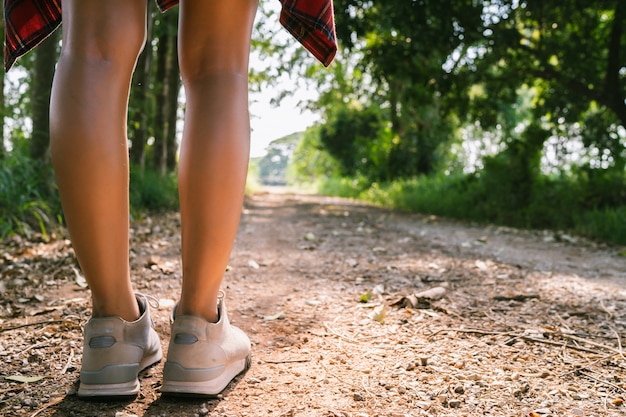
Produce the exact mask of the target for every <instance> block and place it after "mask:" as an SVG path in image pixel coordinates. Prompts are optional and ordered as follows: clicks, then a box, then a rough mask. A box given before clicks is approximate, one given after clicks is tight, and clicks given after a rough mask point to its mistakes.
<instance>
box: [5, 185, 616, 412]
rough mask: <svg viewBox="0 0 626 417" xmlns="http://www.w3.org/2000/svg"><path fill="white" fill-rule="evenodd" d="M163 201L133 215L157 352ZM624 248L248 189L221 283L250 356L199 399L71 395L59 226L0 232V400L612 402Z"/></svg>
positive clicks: (142, 403)
mask: <svg viewBox="0 0 626 417" xmlns="http://www.w3.org/2000/svg"><path fill="white" fill-rule="evenodd" d="M178 233H179V216H178V214H177V213H169V214H160V215H154V216H151V217H145V218H142V219H135V220H133V222H132V245H131V246H132V253H131V262H132V269H133V274H134V276H133V280H134V285H135V288H136V290H137V291H140V292H142V293H146V294H149V295H153V296H154V297H156V298H157V299H158V300H159V301H160V307H159V308H158V309H155V310H154V311H153V317H154V319H155V322H156V329H157V331H158V333H159V334H160V336H161V337H162V343H163V348H164V350H165V349H167V341H168V340H169V321H168V316H169V314H170V311H171V308H172V306H173V304H174V303H175V300H176V298H177V295H178V293H179V290H180V281H181V268H180V240H179V237H178ZM625 271H626V248H623V247H615V246H609V245H605V244H601V243H597V242H591V241H587V240H584V239H581V238H577V237H574V236H569V235H567V234H564V233H556V232H546V231H522V230H515V229H509V228H504V227H495V226H485V225H473V224H466V223H461V222H454V221H449V220H446V219H441V218H437V217H434V216H424V215H416V214H407V213H400V212H394V211H389V210H384V209H380V208H376V207H372V206H368V205H364V204H362V203H358V202H354V201H349V200H344V199H337V198H327V197H321V196H313V195H302V194H296V193H290V192H284V191H283V192H276V190H274V191H272V192H265V193H258V194H254V195H252V196H250V197H249V198H248V199H247V201H246V204H245V210H244V212H243V215H242V223H241V227H240V230H239V233H238V237H237V241H236V243H235V248H234V250H233V253H232V260H231V265H230V267H229V270H228V272H227V273H226V277H225V281H224V286H223V289H224V291H225V293H226V302H227V304H228V306H229V315H230V316H231V321H232V322H233V323H234V324H235V325H237V326H239V327H241V328H242V329H244V330H245V331H246V332H247V333H248V335H249V336H250V339H251V341H252V344H253V361H252V367H251V369H250V370H249V371H248V372H247V373H245V374H243V375H241V376H240V377H238V378H237V379H236V380H235V381H234V382H233V383H232V384H231V385H230V386H229V387H228V388H227V390H226V391H225V392H224V393H223V395H222V396H221V397H220V398H218V399H214V400H206V399H186V400H175V399H170V398H167V397H161V394H160V392H159V387H160V384H161V376H162V369H163V364H162V363H160V364H158V365H156V366H154V367H152V368H150V369H148V370H147V371H146V372H145V373H143V374H142V376H141V378H140V381H141V386H142V388H141V392H140V394H139V395H138V396H137V398H135V399H132V400H129V401H126V402H85V401H81V400H78V398H77V397H76V395H75V393H76V382H77V378H78V372H79V369H80V363H81V352H82V334H81V329H82V325H84V323H85V322H86V320H87V319H88V317H89V304H90V303H89V292H88V289H86V288H85V284H84V280H83V278H82V276H81V275H80V272H79V269H78V265H77V263H76V260H75V258H74V255H73V251H72V248H71V245H70V242H69V241H68V240H67V238H66V237H65V236H59V235H57V236H52V237H51V238H50V239H48V240H47V241H44V240H43V239H42V238H41V236H37V235H33V236H32V237H31V238H29V239H25V238H19V237H13V238H10V239H8V240H6V241H4V242H3V249H2V253H1V257H0V275H1V277H2V279H1V280H0V362H1V363H2V367H1V368H0V414H1V415H6V416H31V417H35V416H41V417H44V416H111V417H129V416H224V417H226V416H277V417H278V416H282V417H287V416H298V417H299V416H346V417H347V416H350V417H367V416H369V417H373V416H390V417H396V416H397V417H399V416H466V417H472V416H511V417H512V416H535V417H536V416H542V417H543V416H568V417H570V416H609V417H612V416H622V415H626V405H624V404H623V403H624V399H625V398H626V357H625V356H624V350H623V344H624V343H626V342H625V341H626V273H625Z"/></svg>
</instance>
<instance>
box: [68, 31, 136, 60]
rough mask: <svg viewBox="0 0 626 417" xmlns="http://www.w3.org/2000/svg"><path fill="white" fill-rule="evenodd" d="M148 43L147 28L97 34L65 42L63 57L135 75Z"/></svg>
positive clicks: (96, 32)
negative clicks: (123, 70) (142, 52)
mask: <svg viewBox="0 0 626 417" xmlns="http://www.w3.org/2000/svg"><path fill="white" fill-rule="evenodd" d="M145 40H146V31H145V29H144V28H136V29H135V30H132V31H130V32H129V31H125V32H124V33H123V34H120V33H115V32H114V31H109V30H102V31H98V30H94V31H93V32H90V33H86V34H82V35H81V36H78V37H76V38H74V39H72V38H71V37H68V38H66V39H64V45H63V48H62V57H63V56H67V57H71V58H72V59H74V60H80V61H83V62H84V63H86V64H88V65H93V66H111V67H114V68H119V69H125V70H128V71H132V69H133V68H134V66H135V63H136V61H137V57H138V56H139V54H140V53H141V51H142V50H143V47H144V44H145Z"/></svg>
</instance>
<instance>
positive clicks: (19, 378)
mask: <svg viewBox="0 0 626 417" xmlns="http://www.w3.org/2000/svg"><path fill="white" fill-rule="evenodd" d="M44 378H45V376H22V375H12V376H5V377H4V379H8V380H9V381H16V382H25V383H28V382H37V381H41V380H42V379H44Z"/></svg>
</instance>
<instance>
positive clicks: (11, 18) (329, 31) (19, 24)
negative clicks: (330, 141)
mask: <svg viewBox="0 0 626 417" xmlns="http://www.w3.org/2000/svg"><path fill="white" fill-rule="evenodd" d="M103 1H105V0H103ZM178 1H179V0H156V2H157V5H158V6H159V9H160V10H161V11H163V12H164V11H166V10H167V9H169V8H170V7H173V6H175V5H177V4H178ZM280 2H281V4H282V10H281V13H280V19H279V20H280V23H281V24H282V25H283V26H284V27H285V29H287V30H288V31H289V33H291V34H292V35H293V36H294V37H295V38H296V39H297V40H298V42H300V43H301V44H302V45H303V46H304V47H305V48H306V49H307V50H309V51H310V52H311V53H312V54H313V56H315V58H317V59H318V60H319V61H320V62H321V63H322V64H324V65H325V66H328V65H330V63H331V62H332V60H333V58H334V57H335V53H336V52H337V41H336V35H335V21H334V14H333V2H332V0H280ZM4 18H5V38H4V39H5V42H4V67H5V71H8V70H9V69H10V68H11V66H12V65H13V63H14V62H15V60H16V59H18V58H19V57H20V56H22V55H24V54H25V53H27V52H28V51H30V50H31V49H33V48H34V47H35V46H37V45H38V44H39V43H40V42H41V41H43V40H44V39H45V38H46V37H48V36H49V35H50V34H51V33H52V32H53V31H54V30H55V29H56V28H57V27H58V26H59V25H60V24H61V0H4Z"/></svg>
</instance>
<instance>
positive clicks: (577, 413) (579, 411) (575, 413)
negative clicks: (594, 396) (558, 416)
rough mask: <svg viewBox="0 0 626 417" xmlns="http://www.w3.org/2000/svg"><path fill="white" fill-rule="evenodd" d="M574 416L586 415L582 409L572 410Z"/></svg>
mask: <svg viewBox="0 0 626 417" xmlns="http://www.w3.org/2000/svg"><path fill="white" fill-rule="evenodd" d="M572 415H573V416H581V417H582V416H584V415H585V413H584V412H583V410H581V409H580V408H572Z"/></svg>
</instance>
